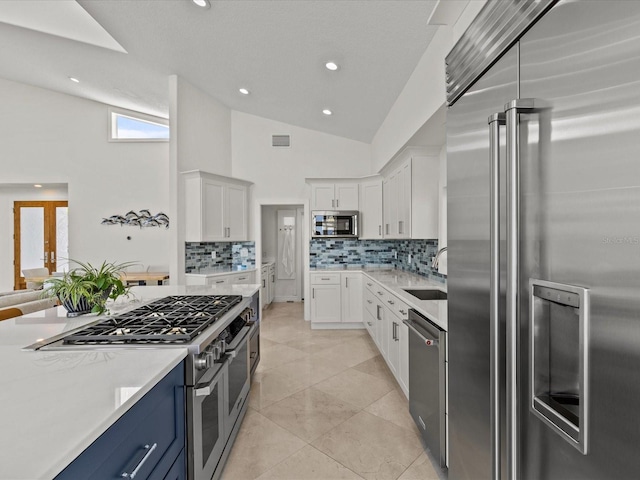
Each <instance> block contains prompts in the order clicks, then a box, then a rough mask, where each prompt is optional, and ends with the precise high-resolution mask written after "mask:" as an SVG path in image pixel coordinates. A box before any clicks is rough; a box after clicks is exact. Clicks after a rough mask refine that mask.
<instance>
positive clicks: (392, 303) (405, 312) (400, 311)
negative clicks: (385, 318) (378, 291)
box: [386, 294, 409, 320]
mask: <svg viewBox="0 0 640 480" xmlns="http://www.w3.org/2000/svg"><path fill="white" fill-rule="evenodd" d="M386 304H387V307H389V310H391V311H392V312H393V314H394V315H395V316H396V317H398V319H399V320H407V319H408V318H409V306H408V305H407V304H406V303H404V302H403V301H402V300H400V299H399V298H398V297H396V296H395V295H392V294H389V295H388V296H387V299H386Z"/></svg>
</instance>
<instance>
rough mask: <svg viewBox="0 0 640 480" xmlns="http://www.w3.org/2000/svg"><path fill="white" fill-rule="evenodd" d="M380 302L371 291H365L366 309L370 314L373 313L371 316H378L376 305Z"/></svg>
mask: <svg viewBox="0 0 640 480" xmlns="http://www.w3.org/2000/svg"><path fill="white" fill-rule="evenodd" d="M378 302H379V300H378V298H377V297H376V295H375V294H374V293H373V292H372V291H371V290H368V289H365V291H364V307H365V309H367V310H368V311H369V312H371V315H373V316H375V314H376V304H377V303H378Z"/></svg>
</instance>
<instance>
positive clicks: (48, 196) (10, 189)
mask: <svg viewBox="0 0 640 480" xmlns="http://www.w3.org/2000/svg"><path fill="white" fill-rule="evenodd" d="M35 200H67V189H66V187H64V188H63V187H55V188H47V187H45V188H34V187H33V186H32V185H9V186H7V185H0V225H3V228H2V230H1V231H0V292H7V291H9V290H13V284H14V281H13V280H14V277H13V274H14V272H13V233H14V231H13V202H15V201H35Z"/></svg>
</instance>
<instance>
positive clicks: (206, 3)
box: [191, 0, 211, 8]
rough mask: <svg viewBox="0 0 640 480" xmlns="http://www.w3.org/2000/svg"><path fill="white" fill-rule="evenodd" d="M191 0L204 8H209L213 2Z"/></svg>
mask: <svg viewBox="0 0 640 480" xmlns="http://www.w3.org/2000/svg"><path fill="white" fill-rule="evenodd" d="M191 1H192V2H193V3H195V4H196V5H197V6H199V7H202V8H209V7H210V6H211V4H210V3H209V0H191Z"/></svg>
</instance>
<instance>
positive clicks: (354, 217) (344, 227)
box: [311, 210, 358, 238]
mask: <svg viewBox="0 0 640 480" xmlns="http://www.w3.org/2000/svg"><path fill="white" fill-rule="evenodd" d="M311 236H312V237H315V238H318V237H323V238H326V237H351V238H358V212H355V211H342V212H328V211H317V210H316V211H313V212H311Z"/></svg>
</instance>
